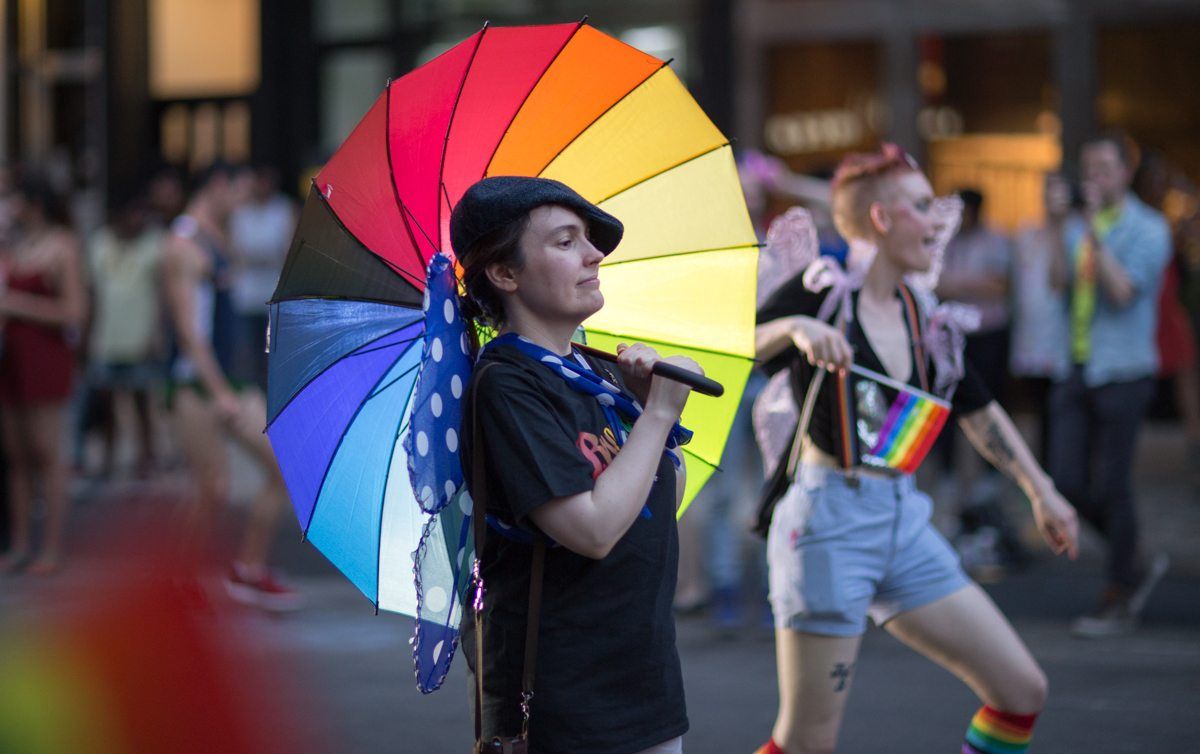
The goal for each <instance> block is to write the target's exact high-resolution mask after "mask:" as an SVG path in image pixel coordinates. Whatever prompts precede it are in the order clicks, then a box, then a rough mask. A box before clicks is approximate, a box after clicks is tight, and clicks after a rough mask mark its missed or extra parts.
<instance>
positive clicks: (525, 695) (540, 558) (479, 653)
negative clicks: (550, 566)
mask: <svg viewBox="0 0 1200 754" xmlns="http://www.w3.org/2000/svg"><path fill="white" fill-rule="evenodd" d="M491 366H493V364H492V363H486V364H484V365H482V366H480V367H479V371H478V373H477V374H476V376H475V389H474V390H472V391H471V497H472V503H473V508H472V513H471V515H472V521H471V526H472V529H473V531H474V535H475V574H474V578H475V590H476V593H475V599H474V604H473V608H474V611H475V746H476V749H477V750H478V747H479V746H480V745H481V743H482V742H483V594H482V590H483V579H482V576H481V575H480V561H481V559H482V558H483V544H484V541H485V540H486V538H487V500H488V487H487V478H486V473H485V472H486V470H485V466H484V464H485V459H484V455H483V443H482V442H481V441H480V434H479V411H478V397H477V396H478V394H479V393H478V387H479V383H480V381H481V378H482V377H483V373H484V372H485V371H487V369H488V368H489V367H491ZM545 564H546V538H545V537H544V536H543V535H542V534H541V533H540V532H539V533H537V534H535V535H534V545H533V553H532V559H531V562H530V567H529V615H528V616H527V617H526V619H525V659H524V667H523V669H522V673H521V736H522V737H523V738H524V737H527V736H528V735H529V702H530V700H531V699H533V681H534V678H535V676H536V674H537V646H538V625H539V623H540V619H541V614H542V580H543V575H544V573H545Z"/></svg>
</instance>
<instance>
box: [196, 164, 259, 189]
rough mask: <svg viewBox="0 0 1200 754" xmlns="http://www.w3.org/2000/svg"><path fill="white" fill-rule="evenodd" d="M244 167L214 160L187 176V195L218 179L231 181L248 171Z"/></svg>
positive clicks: (204, 187)
mask: <svg viewBox="0 0 1200 754" xmlns="http://www.w3.org/2000/svg"><path fill="white" fill-rule="evenodd" d="M249 169H250V168H248V167H247V166H246V165H243V164H240V163H233V162H225V161H224V160H216V161H214V162H212V163H210V164H209V165H207V166H206V167H203V168H200V169H199V170H197V171H195V172H193V173H192V174H191V176H189V180H188V194H190V195H195V194H197V193H199V192H201V191H203V190H204V189H206V188H208V185H209V184H210V183H212V182H213V181H215V180H217V179H218V178H225V179H227V180H232V179H234V178H236V177H237V176H238V175H240V174H242V173H244V172H246V171H247V170H249Z"/></svg>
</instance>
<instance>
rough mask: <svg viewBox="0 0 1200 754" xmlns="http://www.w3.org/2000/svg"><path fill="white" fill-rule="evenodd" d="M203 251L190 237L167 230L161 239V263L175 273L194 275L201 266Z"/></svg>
mask: <svg viewBox="0 0 1200 754" xmlns="http://www.w3.org/2000/svg"><path fill="white" fill-rule="evenodd" d="M203 261H204V252H203V250H202V249H201V248H200V247H199V246H198V245H197V244H196V242H195V241H194V240H192V239H191V238H187V237H186V236H182V235H180V234H178V233H174V232H169V233H166V234H164V236H163V239H162V264H163V267H164V268H165V269H166V270H167V271H168V272H172V273H175V274H187V275H196V274H198V273H199V272H200V269H201V267H202V266H203Z"/></svg>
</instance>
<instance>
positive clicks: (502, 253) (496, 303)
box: [458, 212, 529, 327]
mask: <svg viewBox="0 0 1200 754" xmlns="http://www.w3.org/2000/svg"><path fill="white" fill-rule="evenodd" d="M528 227H529V213H528V212H526V213H525V214H524V215H522V216H521V217H519V218H517V219H516V220H512V221H510V222H509V223H507V224H505V225H502V226H501V227H499V228H497V229H496V230H493V231H492V232H490V233H488V234H486V235H484V236H482V237H480V238H479V239H477V240H476V241H475V242H474V243H472V244H471V245H470V246H468V247H467V248H466V250H465V251H464V252H463V253H462V254H460V255H459V257H458V262H459V264H461V265H462V267H463V288H465V289H466V296H465V297H464V298H463V301H462V311H463V316H465V317H466V318H468V319H471V320H475V321H476V322H478V323H481V324H483V325H486V326H489V327H499V326H501V325H503V324H504V320H505V314H504V302H503V301H501V299H500V293H499V292H498V291H497V290H496V288H495V286H493V285H492V281H491V280H488V276H487V268H488V267H489V266H491V265H493V264H507V265H511V266H513V267H515V268H516V269H520V268H521V267H523V266H524V264H525V258H524V255H523V254H522V253H521V236H523V235H524V234H525V229H526V228H528Z"/></svg>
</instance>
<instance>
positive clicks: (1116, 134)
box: [1082, 128, 1138, 170]
mask: <svg viewBox="0 0 1200 754" xmlns="http://www.w3.org/2000/svg"><path fill="white" fill-rule="evenodd" d="M1101 144H1112V145H1113V147H1114V148H1116V150H1117V158H1118V159H1120V160H1121V164H1122V165H1124V166H1125V167H1127V168H1129V169H1130V170H1133V169H1135V168H1136V167H1137V162H1138V159H1137V152H1138V150H1137V144H1135V143H1134V141H1133V139H1131V138H1129V135H1128V134H1126V133H1125V132H1124V131H1118V130H1116V129H1112V128H1110V129H1105V130H1104V131H1101V132H1099V133H1097V134H1093V135H1092V137H1091V138H1089V139H1087V140H1086V141H1084V142H1083V147H1082V149H1087V148H1088V147H1096V146H1100V145H1101Z"/></svg>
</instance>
